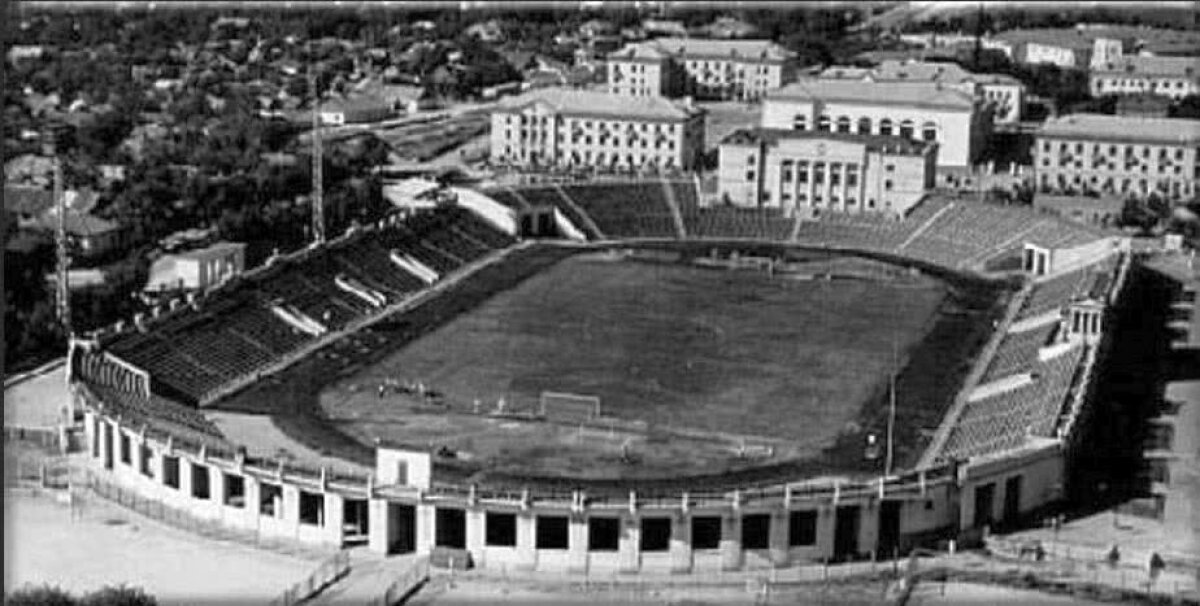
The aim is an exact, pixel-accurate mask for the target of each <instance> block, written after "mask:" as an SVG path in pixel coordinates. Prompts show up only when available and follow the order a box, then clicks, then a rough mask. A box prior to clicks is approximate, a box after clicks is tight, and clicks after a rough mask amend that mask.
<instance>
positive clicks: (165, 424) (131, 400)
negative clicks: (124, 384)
mask: <svg viewBox="0 0 1200 606" xmlns="http://www.w3.org/2000/svg"><path fill="white" fill-rule="evenodd" d="M88 388H89V389H91V390H92V391H93V392H94V393H95V394H96V396H97V397H98V398H100V399H101V400H102V401H103V402H104V403H105V405H106V406H107V407H108V410H109V411H110V412H113V413H116V414H119V415H120V416H121V417H122V419H124V420H128V421H132V422H134V423H137V422H141V423H146V424H147V425H151V426H154V427H159V428H162V429H166V430H167V431H168V432H169V433H174V430H177V429H184V430H187V431H188V432H194V433H195V434H200V435H201V436H208V437H210V438H220V437H221V430H220V429H218V428H217V426H216V425H215V424H214V423H213V422H212V421H209V420H208V419H207V418H205V417H204V414H203V413H201V412H200V411H199V410H197V409H195V408H191V407H189V406H183V405H181V404H177V403H175V402H172V401H171V400H169V399H167V398H164V397H161V396H156V395H153V394H151V396H150V397H148V398H146V397H142V396H139V395H135V394H131V393H127V392H125V391H122V390H119V389H116V388H113V387H108V386H105V385H95V384H91V383H89V384H88Z"/></svg>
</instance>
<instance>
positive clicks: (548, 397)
mask: <svg viewBox="0 0 1200 606" xmlns="http://www.w3.org/2000/svg"><path fill="white" fill-rule="evenodd" d="M540 404H541V415H542V417H544V418H546V419H547V420H551V421H569V422H575V423H583V422H586V421H594V420H596V419H598V418H600V398H599V397H597V396H585V395H582V394H574V393H561V392H555V391H543V392H542V396H541V399H540Z"/></svg>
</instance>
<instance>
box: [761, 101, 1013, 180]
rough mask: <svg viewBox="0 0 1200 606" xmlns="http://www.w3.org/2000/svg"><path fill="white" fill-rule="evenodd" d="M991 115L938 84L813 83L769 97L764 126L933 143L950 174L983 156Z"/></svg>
mask: <svg viewBox="0 0 1200 606" xmlns="http://www.w3.org/2000/svg"><path fill="white" fill-rule="evenodd" d="M991 114H992V109H991V106H990V104H988V103H986V102H984V101H983V100H981V99H979V98H976V97H974V96H972V95H970V94H968V93H965V92H963V91H961V90H957V89H955V88H951V87H949V86H946V85H944V84H942V83H940V82H870V81H860V80H825V79H811V80H803V81H799V82H795V83H793V84H790V85H788V86H786V87H784V88H782V89H780V90H778V91H775V92H774V93H771V94H770V95H768V96H767V99H766V101H765V102H764V103H763V112H762V123H761V124H762V126H763V127H764V128H780V129H792V130H802V131H803V130H818V131H833V132H839V133H860V134H872V135H884V136H891V135H898V136H901V137H904V138H906V139H912V140H917V141H929V142H934V143H937V144H938V153H937V156H938V169H939V172H942V171H944V172H946V173H947V174H948V175H949V173H952V172H955V171H958V170H960V169H964V168H967V167H970V166H972V165H973V164H975V163H976V161H977V160H978V159H979V158H980V156H981V154H982V153H983V151H984V147H985V144H986V141H987V136H988V134H989V133H990V132H991V127H992V118H991Z"/></svg>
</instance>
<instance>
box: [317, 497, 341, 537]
mask: <svg viewBox="0 0 1200 606" xmlns="http://www.w3.org/2000/svg"><path fill="white" fill-rule="evenodd" d="M324 496H325V519H324V520H323V521H324V526H323V527H322V530H323V534H324V536H325V542H327V543H329V544H330V545H337V546H339V547H340V546H341V545H342V537H343V532H344V528H343V526H344V525H345V522H346V509H345V506H346V499H345V497H343V496H342V495H340V494H338V493H336V492H326V493H325V495H324Z"/></svg>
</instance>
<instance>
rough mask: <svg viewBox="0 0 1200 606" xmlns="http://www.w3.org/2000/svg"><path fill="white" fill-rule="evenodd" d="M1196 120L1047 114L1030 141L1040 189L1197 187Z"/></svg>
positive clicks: (1199, 131) (1183, 193) (1172, 194)
mask: <svg viewBox="0 0 1200 606" xmlns="http://www.w3.org/2000/svg"><path fill="white" fill-rule="evenodd" d="M1198 146H1200V120H1188V119H1184V118H1141V117H1134V116H1109V115H1103V114H1071V115H1067V116H1059V117H1057V118H1052V119H1050V120H1047V121H1046V123H1045V124H1043V125H1042V128H1041V129H1040V130H1039V131H1038V133H1037V137H1036V139H1035V143H1034V150H1033V158H1034V170H1035V171H1036V175H1037V176H1036V180H1037V187H1038V190H1039V191H1041V192H1043V193H1051V192H1054V193H1074V194H1082V193H1087V192H1095V193H1099V194H1119V195H1123V196H1125V195H1133V196H1141V197H1145V196H1149V195H1150V194H1151V193H1155V192H1157V194H1158V195H1160V196H1163V197H1165V198H1167V199H1171V200H1179V199H1186V198H1189V197H1191V196H1194V195H1195V194H1196V193H1197V189H1196V187H1197V182H1198V180H1200V150H1198Z"/></svg>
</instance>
